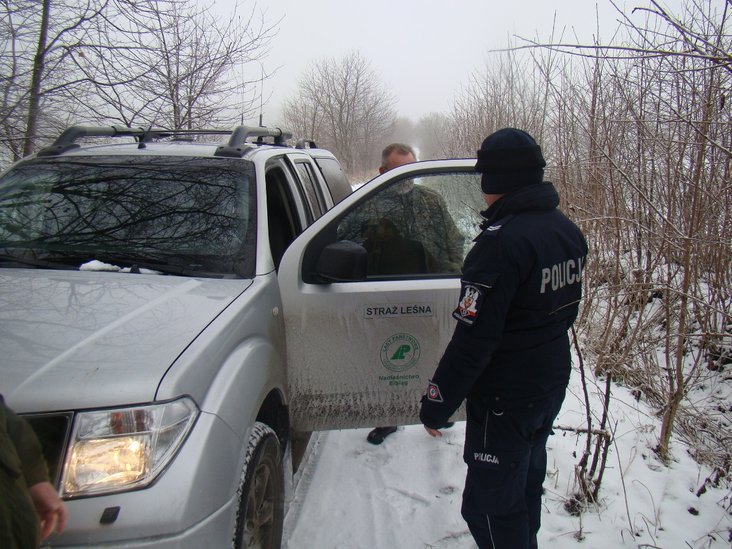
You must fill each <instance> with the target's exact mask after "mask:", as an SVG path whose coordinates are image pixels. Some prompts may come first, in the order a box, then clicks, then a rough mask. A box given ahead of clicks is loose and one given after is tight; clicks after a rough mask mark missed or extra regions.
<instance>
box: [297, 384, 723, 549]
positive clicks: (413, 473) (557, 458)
mask: <svg viewBox="0 0 732 549" xmlns="http://www.w3.org/2000/svg"><path fill="white" fill-rule="evenodd" d="M590 391H591V393H592V395H591V398H592V399H593V401H594V402H593V406H594V410H595V411H597V413H598V414H599V410H600V409H601V407H600V404H599V402H600V401H599V400H598V399H599V390H598V389H597V388H596V387H592V388H591V389H590ZM610 413H611V422H610V425H611V427H612V428H613V430H614V433H615V438H614V443H613V445H612V446H611V450H610V454H609V457H608V460H607V470H606V472H605V476H604V479H603V481H602V488H601V490H600V502H599V504H598V505H597V506H596V507H594V508H592V509H588V510H587V511H585V512H584V513H583V514H582V515H581V516H579V517H576V516H571V515H570V514H569V513H568V512H567V511H565V509H564V503H565V502H566V501H567V500H568V499H569V498H571V496H572V495H573V494H574V493H575V492H576V486H575V484H574V480H575V476H574V467H575V465H576V464H577V462H578V460H579V456H580V455H581V454H582V451H583V449H584V445H585V438H584V435H577V434H576V433H573V432H568V431H560V430H556V433H555V435H554V436H552V437H550V438H549V444H548V454H549V468H548V474H547V479H546V481H545V483H544V487H545V490H546V496H545V500H544V511H543V515H542V529H541V530H540V532H539V546H540V547H544V548H546V547H552V548H553V549H563V548H574V547H585V548H602V549H605V548H613V547H633V548H641V547H642V548H664V549H674V548H694V549H697V548H723V547H724V548H728V547H730V545H731V543H730V542H731V541H732V538H730V536H732V514H731V513H732V493H731V492H730V490H729V489H725V488H724V487H721V488H714V487H707V489H706V491H705V492H704V493H703V494H701V495H700V496H697V492H699V489H700V488H701V487H702V486H703V485H704V484H705V480H706V479H707V478H708V477H709V476H710V474H711V471H710V470H708V469H707V468H705V467H700V466H698V465H697V464H696V463H695V462H694V461H693V460H692V459H691V458H690V457H689V455H688V454H687V452H686V448H685V446H684V445H683V444H682V443H680V442H679V441H678V440H676V441H675V442H674V445H673V447H672V452H673V455H674V461H673V463H672V464H671V465H670V466H669V467H666V466H664V465H662V464H661V463H660V462H659V461H658V459H657V458H656V457H655V455H654V453H653V452H652V450H651V448H653V446H655V444H656V443H657V437H658V430H659V422H658V419H657V418H656V417H655V416H654V415H653V414H652V412H651V411H650V410H648V409H647V407H646V406H645V405H644V404H643V402H642V401H641V402H640V403H639V402H636V401H635V399H634V398H633V397H632V395H631V394H630V392H629V391H628V390H626V389H624V388H623V387H617V386H614V388H613V401H612V403H611V405H610ZM584 417H585V412H584V406H583V397H582V390H581V387H580V385H579V375H578V374H577V373H576V372H575V375H574V377H573V379H572V382H571V384H570V388H569V392H568V394H567V398H566V400H565V402H564V407H563V409H562V412H561V413H560V415H559V417H558V418H557V421H556V425H561V426H564V427H568V426H572V427H583V426H585V425H584ZM593 421H594V422H595V425H593V428H596V427H597V419H593ZM464 429H465V424H464V422H458V423H457V424H456V425H455V426H454V427H453V428H451V429H447V430H444V431H443V433H444V436H443V437H442V438H441V439H433V438H431V437H429V436H428V435H427V433H426V432H425V431H424V429H423V427H422V426H420V425H412V426H407V427H400V428H399V430H398V431H397V432H396V433H395V434H393V435H391V436H390V437H389V438H387V439H386V441H385V442H384V443H383V444H382V445H381V446H373V445H371V444H369V443H368V442H366V434H367V433H368V431H369V430H368V429H358V430H344V431H330V432H321V433H316V434H315V435H314V436H313V438H312V440H311V450H312V451H311V453H310V455H309V457H308V459H307V462H306V463H305V465H304V467H303V468H301V470H300V472H298V475H300V476H299V480H300V481H299V482H298V484H297V489H296V490H295V493H294V495H293V500H292V501H291V503H290V509H289V512H288V514H287V516H286V518H285V538H284V542H283V545H284V546H285V547H287V548H288V549H360V548H363V549H384V548H386V549H391V548H394V549H424V548H435V549H456V548H461V549H463V548H465V549H467V548H474V547H475V543H474V542H473V539H472V537H471V536H470V533H469V531H468V529H467V526H466V525H465V523H464V522H463V520H462V517H461V516H460V501H461V493H462V488H463V481H464V478H465V464H464V463H463V461H462V444H463V436H464Z"/></svg>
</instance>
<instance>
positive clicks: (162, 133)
mask: <svg viewBox="0 0 732 549" xmlns="http://www.w3.org/2000/svg"><path fill="white" fill-rule="evenodd" d="M192 135H230V136H231V137H229V141H228V143H227V144H226V145H221V146H219V147H218V148H217V149H216V152H215V153H214V154H215V156H228V157H237V158H241V157H242V156H243V155H244V153H245V148H244V147H245V144H246V142H247V139H250V138H252V137H256V138H257V142H256V144H257V145H263V144H264V139H265V138H272V139H273V144H274V145H280V146H281V145H284V144H285V142H286V141H287V140H288V139H290V138H291V137H292V134H290V133H288V132H284V131H282V130H281V129H280V128H266V127H260V126H238V127H236V128H234V130H233V132H232V131H231V130H184V129H181V130H168V129H164V128H147V129H145V128H131V127H128V126H71V127H69V128H67V129H66V130H64V131H63V133H61V135H60V136H58V138H57V139H56V141H54V142H53V144H51V145H49V146H48V147H44V148H43V149H41V150H39V151H38V153H37V156H58V155H60V154H63V153H65V152H66V151H69V150H72V149H77V148H79V147H80V146H81V145H79V144H78V143H77V141H78V140H79V139H82V138H84V137H134V138H135V139H136V140H137V141H138V143H139V144H140V147H144V144H145V143H147V142H149V141H153V140H155V139H164V138H170V137H182V136H192Z"/></svg>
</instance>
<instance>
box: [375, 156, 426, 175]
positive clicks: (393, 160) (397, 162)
mask: <svg viewBox="0 0 732 549" xmlns="http://www.w3.org/2000/svg"><path fill="white" fill-rule="evenodd" d="M416 161H417V159H416V158H414V156H413V155H411V154H401V153H400V152H399V151H392V152H391V154H390V155H389V156H388V157H387V159H386V164H384V165H383V166H381V167H380V168H379V173H384V172H386V171H389V170H393V169H394V168H396V167H397V166H402V165H404V164H410V163H411V162H416Z"/></svg>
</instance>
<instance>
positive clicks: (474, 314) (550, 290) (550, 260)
mask: <svg viewBox="0 0 732 549" xmlns="http://www.w3.org/2000/svg"><path fill="white" fill-rule="evenodd" d="M545 166H546V162H545V161H544V158H543V156H542V153H541V148H540V147H539V145H537V143H536V141H535V140H534V139H533V138H532V137H531V136H530V135H529V134H528V133H526V132H524V131H522V130H518V129H514V128H505V129H502V130H499V131H497V132H495V133H493V134H491V135H489V136H488V137H487V138H486V139H485V140H484V141H483V144H482V145H481V148H480V150H479V151H478V161H477V163H476V165H475V169H476V171H478V172H480V173H482V178H481V188H482V190H483V193H484V199H485V201H486V204H487V205H488V209H487V210H485V211H484V212H482V215H483V217H484V218H485V220H484V222H483V224H482V225H481V228H482V229H483V232H482V233H481V234H480V235H479V236H478V237H477V238H476V239H475V244H474V246H473V248H472V249H471V251H470V252H469V254H468V255H467V257H466V258H465V262H464V264H463V271H462V277H461V285H462V288H461V295H460V301H459V304H458V306H457V308H456V309H455V311H454V312H453V314H452V316H453V317H454V318H455V319H456V320H457V326H456V327H455V332H454V334H453V336H452V340H451V341H450V343H449V345H448V346H447V349H446V350H445V353H444V355H443V357H442V359H441V360H440V363H439V365H438V366H437V370H436V371H435V373H434V376H433V377H432V379H431V380H430V383H429V385H428V388H427V394H426V395H425V396H424V397H423V398H422V406H421V410H420V420H421V421H422V423H423V424H424V426H425V428H426V429H427V432H428V433H429V434H430V435H432V436H440V435H441V433H440V431H439V429H441V428H443V426H444V425H445V424H446V423H447V422H448V419H449V418H450V416H451V415H452V414H453V413H454V412H455V410H456V409H457V408H458V407H459V406H460V404H461V403H462V401H463V400H464V399H467V403H466V409H467V425H466V432H465V448H464V454H463V457H464V460H465V462H466V463H467V465H468V474H467V477H466V480H465V489H464V491H463V504H462V515H463V518H464V519H465V521H466V522H467V524H468V527H469V528H470V532H471V533H472V535H473V537H474V538H475V540H476V542H477V543H478V546H479V547H480V548H481V549H485V548H494V549H526V548H529V547H537V542H536V534H537V532H538V530H539V523H540V514H541V494H542V483H543V481H544V476H545V474H546V441H547V438H548V436H549V434H550V433H551V427H552V423H553V421H554V419H555V418H556V416H557V414H558V413H559V409H560V407H561V405H562V401H563V400H564V393H565V390H566V387H567V384H568V382H569V375H570V369H571V357H570V344H569V337H568V333H567V332H568V330H569V328H570V327H571V325H572V323H573V322H574V320H575V318H576V316H577V311H578V304H579V300H580V296H581V285H582V284H581V280H582V268H583V266H584V262H585V256H586V254H587V244H586V242H585V239H584V237H583V235H582V233H581V231H580V230H579V229H578V228H577V226H576V225H575V224H574V223H572V222H571V221H570V220H569V219H568V218H567V217H565V215H564V214H563V213H562V212H561V211H559V210H558V209H557V206H558V205H559V196H558V194H557V192H556V190H555V188H554V186H553V185H552V184H551V183H548V182H544V181H543V175H544V167H545Z"/></svg>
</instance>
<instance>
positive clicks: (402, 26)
mask: <svg viewBox="0 0 732 549" xmlns="http://www.w3.org/2000/svg"><path fill="white" fill-rule="evenodd" d="M679 1H680V0H679ZM679 1H676V0H668V1H665V2H664V3H665V4H672V5H678V3H679ZM216 3H217V4H219V5H220V6H221V7H224V6H231V5H232V4H233V3H234V0H216ZM616 3H617V4H618V5H620V6H623V5H626V6H627V7H628V8H630V7H633V6H638V5H647V4H648V1H647V0H616ZM252 5H253V1H252V0H249V1H248V2H247V3H245V4H244V8H245V9H251V6H252ZM258 9H260V10H264V11H266V17H267V19H268V20H269V21H270V22H271V23H274V22H276V21H278V20H279V19H280V18H282V21H281V22H280V24H279V33H278V35H277V37H276V38H275V39H274V40H273V42H272V47H271V51H270V54H269V55H268V57H267V58H266V60H265V69H266V70H267V71H271V70H273V69H274V68H276V67H280V68H279V70H278V71H277V73H276V74H275V76H273V77H272V78H271V79H269V80H268V81H267V82H266V83H265V86H264V96H265V98H266V97H270V99H269V104H268V105H265V107H264V109H263V110H264V122H265V124H267V123H269V124H273V123H275V122H277V121H278V120H277V119H278V116H279V111H280V105H281V104H282V102H283V101H284V100H285V99H287V98H288V97H290V96H291V95H292V93H293V91H294V90H295V88H296V85H297V81H298V79H299V78H300V77H301V76H302V74H303V73H304V71H305V70H306V67H307V64H308V62H309V61H315V60H319V59H322V58H323V57H326V56H327V57H336V58H338V57H341V56H343V55H344V54H346V53H348V52H350V51H352V50H358V51H360V52H361V53H362V54H363V55H364V57H365V58H366V59H367V60H368V61H370V63H371V67H372V69H373V70H374V71H375V73H376V74H377V75H378V76H379V77H380V79H381V80H382V82H383V83H384V84H385V85H387V86H389V87H390V88H391V89H392V91H393V92H394V95H395V96H396V99H397V104H396V107H397V112H398V115H399V116H407V117H409V118H412V119H413V120H414V121H417V120H418V119H419V118H420V117H421V116H423V115H425V114H428V113H430V112H446V111H447V110H449V108H450V104H451V101H452V98H453V97H454V95H455V92H456V91H457V90H458V89H459V87H460V85H461V84H464V83H466V82H467V81H468V79H469V76H470V73H471V72H473V71H474V70H476V69H480V68H481V67H483V66H485V63H486V60H487V59H488V56H489V53H488V52H489V50H491V49H497V48H501V47H505V45H506V44H507V43H508V41H509V40H510V39H511V40H513V39H515V37H516V36H522V37H526V38H533V37H535V36H537V34H538V36H540V37H541V38H544V39H546V38H548V37H549V36H550V34H551V31H552V24H553V22H554V19H555V17H556V28H557V34H558V35H559V34H560V33H561V32H562V31H564V33H565V38H570V37H571V36H573V35H574V34H575V33H576V34H578V35H580V36H581V38H583V39H587V40H589V39H590V38H591V36H592V34H593V33H594V32H595V29H596V17H595V14H596V13H598V14H599V17H600V21H601V27H602V32H601V36H603V38H605V37H606V34H607V38H609V35H610V34H611V31H612V30H613V29H615V27H616V26H617V24H616V21H617V19H618V14H617V12H616V11H615V9H614V8H613V7H612V5H611V3H610V1H609V0H596V1H595V0H502V1H500V2H499V1H495V0H307V1H303V0H276V1H268V0H259V2H258Z"/></svg>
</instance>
